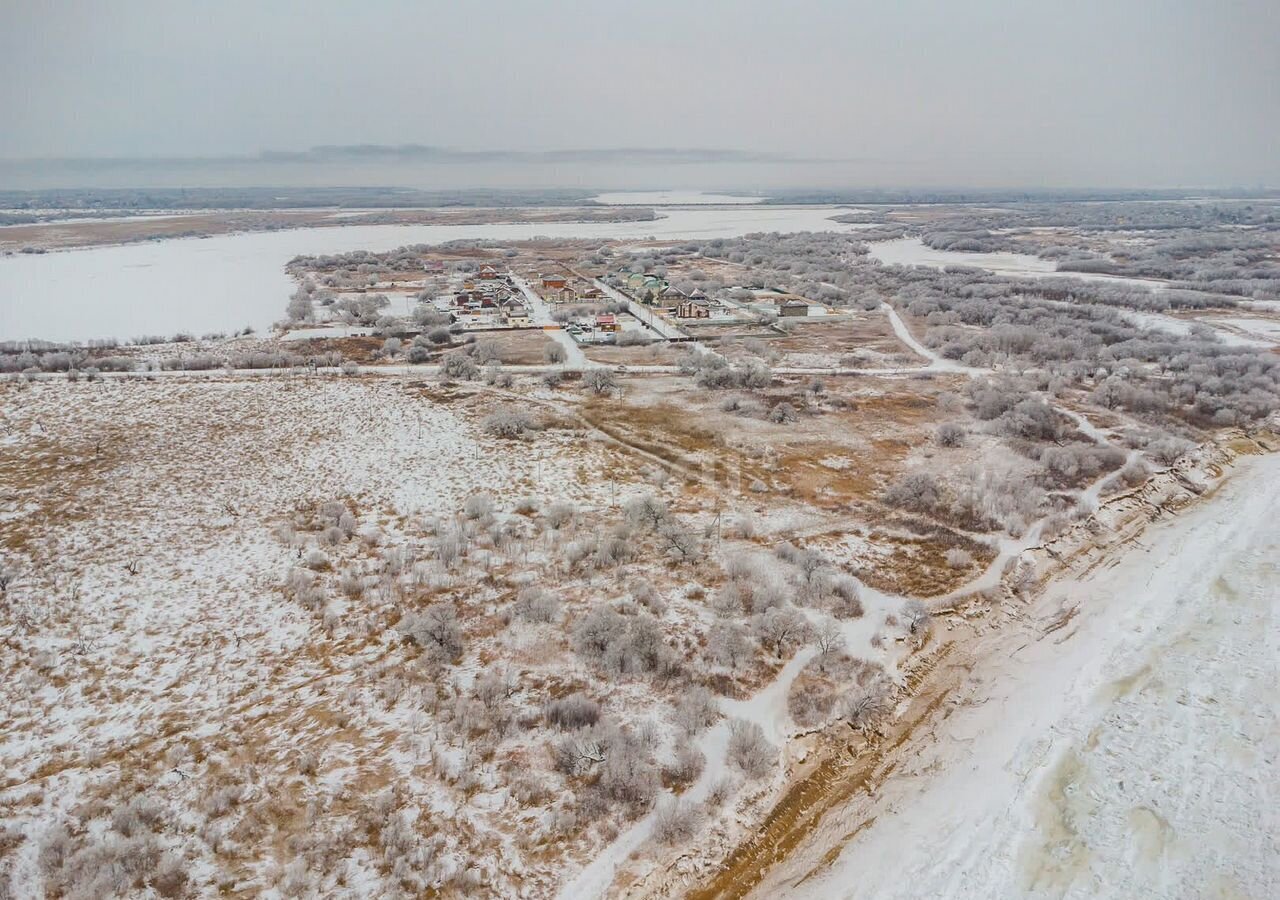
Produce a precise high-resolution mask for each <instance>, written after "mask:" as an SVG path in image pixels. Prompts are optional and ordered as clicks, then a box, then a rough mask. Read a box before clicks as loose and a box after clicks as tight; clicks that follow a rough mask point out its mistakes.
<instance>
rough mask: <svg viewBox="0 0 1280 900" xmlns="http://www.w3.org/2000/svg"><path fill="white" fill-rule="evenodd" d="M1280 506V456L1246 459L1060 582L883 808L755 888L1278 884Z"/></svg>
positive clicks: (995, 644) (961, 893)
mask: <svg viewBox="0 0 1280 900" xmlns="http://www.w3.org/2000/svg"><path fill="white" fill-rule="evenodd" d="M1278 504H1280V458H1277V457H1276V456H1267V457H1262V458H1252V459H1244V460H1243V461H1242V462H1241V463H1240V465H1239V469H1238V471H1237V472H1236V473H1235V474H1234V475H1233V476H1232V477H1231V478H1230V479H1229V480H1228V481H1227V483H1226V484H1225V486H1224V487H1223V488H1222V489H1221V490H1220V492H1219V494H1218V495H1217V496H1216V497H1214V498H1213V499H1211V500H1209V501H1208V502H1206V503H1205V504H1203V505H1201V506H1198V507H1196V508H1194V509H1192V510H1190V511H1188V512H1186V513H1184V514H1182V515H1180V516H1179V517H1178V518H1176V519H1174V520H1172V521H1171V522H1168V523H1167V524H1159V525H1156V526H1154V527H1153V528H1152V529H1151V530H1149V531H1148V532H1147V533H1146V534H1145V535H1144V536H1143V538H1142V540H1141V543H1140V544H1139V545H1138V546H1137V547H1135V549H1133V550H1132V551H1131V552H1130V553H1129V554H1127V555H1126V556H1124V557H1123V558H1121V559H1119V560H1116V561H1115V562H1114V563H1113V564H1111V565H1109V566H1107V567H1104V568H1102V569H1100V570H1098V571H1094V572H1092V573H1091V574H1089V575H1087V576H1086V577H1084V578H1083V579H1082V580H1080V581H1078V582H1076V583H1071V582H1064V583H1062V584H1060V585H1058V586H1057V587H1055V588H1054V589H1052V590H1051V591H1050V592H1049V593H1048V595H1047V596H1046V597H1045V598H1043V599H1042V600H1041V601H1038V603H1037V605H1036V607H1035V612H1034V613H1033V615H1032V616H1031V617H1030V621H1029V622H1028V623H1027V628H1025V629H1023V630H1021V631H1018V630H1014V631H1012V632H1007V633H1006V632H999V633H996V634H995V635H994V636H993V637H992V638H991V647H990V653H989V654H987V657H986V660H985V661H984V662H982V663H980V664H979V668H978V669H977V670H975V671H974V673H973V676H974V678H973V680H974V686H973V688H972V692H971V696H969V697H967V698H966V699H964V700H963V701H961V703H960V704H959V706H958V707H957V708H956V709H955V711H954V712H953V713H952V714H951V715H950V717H949V718H948V719H947V720H946V721H945V722H943V723H942V724H940V725H939V726H938V727H937V729H936V731H935V732H934V733H933V735H932V738H931V739H930V740H929V741H928V744H927V746H926V747H925V748H924V749H923V750H921V751H920V752H919V753H918V754H917V755H915V756H914V758H909V759H908V760H907V761H906V762H905V763H904V765H903V766H902V768H900V769H899V772H898V774H896V775H895V776H894V778H893V779H892V780H891V781H889V782H888V783H887V784H886V785H885V786H884V788H883V790H882V791H881V793H880V794H879V795H878V796H877V797H876V798H875V799H874V800H873V801H872V802H871V804H870V806H869V807H868V806H864V805H863V804H861V803H859V804H857V805H856V808H848V809H846V810H844V811H842V814H841V815H838V816H833V817H830V819H829V820H828V821H826V822H824V826H823V828H822V830H821V832H820V833H819V834H818V835H817V836H816V838H815V839H814V840H812V841H811V842H810V843H809V844H808V845H806V846H804V847H802V848H801V849H800V850H799V851H798V852H797V853H795V854H794V855H793V856H792V857H791V858H790V859H788V860H787V861H786V862H785V863H784V864H783V865H782V866H781V867H779V869H778V871H776V872H775V873H774V877H773V879H772V880H771V881H769V882H767V883H766V884H764V885H762V886H761V887H760V889H759V890H758V892H757V895H758V896H761V897H774V896H788V897H806V898H823V900H826V898H833V897H847V898H854V897H859V898H861V897H875V898H878V900H891V898H919V897H930V898H957V900H959V898H974V897H1034V898H1039V897H1055V898H1057V897H1071V898H1086V897H1133V898H1136V897H1144V898H1170V900H1174V898H1192V897H1251V898H1262V897H1275V896H1277V894H1278V892H1280V848H1277V846H1276V833H1277V820H1276V810H1277V809H1280V788H1277V785H1280V778H1278V777H1277V776H1278V774H1280V773H1277V772H1276V771H1275V769H1276V760H1277V758H1280V729H1278V728H1277V725H1276V720H1275V716H1274V709H1273V707H1274V697H1273V695H1274V691H1275V686H1276V684H1277V683H1278V682H1280V664H1278V663H1277V654H1276V651H1277V646H1280V630H1278V629H1277V619H1276V616H1275V610H1274V602H1275V585H1276V578H1277V574H1278V573H1277V565H1278V560H1280V534H1278V533H1277V531H1276V529H1275V527H1274V524H1273V516H1274V511H1275V509H1276V507H1277V505H1278ZM1072 607H1077V608H1078V613H1077V615H1076V616H1075V618H1074V620H1071V621H1070V623H1069V624H1068V625H1067V626H1066V627H1063V628H1061V629H1060V630H1057V629H1053V628H1052V627H1051V626H1050V625H1048V624H1047V623H1056V622H1060V621H1061V620H1062V610H1064V609H1071V608H1072ZM863 822H868V823H869V824H868V825H867V827H866V828H865V829H864V830H863V831H862V832H861V833H860V834H859V835H858V836H857V837H856V838H854V839H853V840H852V842H850V843H848V844H847V846H844V849H843V851H842V852H841V851H840V849H839V848H840V847H841V846H842V845H843V844H844V841H846V840H848V835H849V834H850V833H851V832H852V831H853V830H854V829H855V828H857V827H858V826H859V825H860V824H861V823H863ZM842 836H843V837H842ZM824 854H826V856H825V859H826V860H832V859H834V860H835V861H834V863H833V864H832V865H831V866H830V867H829V868H825V867H824V866H823V865H821V864H820V862H819V858H820V857H823V855H824ZM837 854H838V858H836V855H837ZM806 876H808V877H806ZM801 881H803V884H801V883H800V882H801Z"/></svg>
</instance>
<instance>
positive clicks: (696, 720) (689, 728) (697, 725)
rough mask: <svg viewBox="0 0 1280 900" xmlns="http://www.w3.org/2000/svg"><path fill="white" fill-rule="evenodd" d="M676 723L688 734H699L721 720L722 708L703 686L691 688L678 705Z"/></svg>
mask: <svg viewBox="0 0 1280 900" xmlns="http://www.w3.org/2000/svg"><path fill="white" fill-rule="evenodd" d="M674 718H675V723H676V725H677V727H679V728H680V730H682V731H683V732H685V733H686V734H697V733H698V732H700V731H702V729H704V728H706V727H707V726H709V725H712V724H714V723H715V721H716V720H717V719H719V718H720V708H719V707H718V706H717V705H716V701H715V698H714V697H713V696H711V692H710V691H709V690H707V689H706V688H705V687H703V686H702V685H695V686H693V687H691V688H689V689H688V690H687V691H685V692H684V694H683V695H682V696H681V697H680V701H679V702H678V703H677V704H676V709H675V716H674Z"/></svg>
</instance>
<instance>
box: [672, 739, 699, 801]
mask: <svg viewBox="0 0 1280 900" xmlns="http://www.w3.org/2000/svg"><path fill="white" fill-rule="evenodd" d="M706 764H707V757H706V756H705V755H704V754H703V752H702V751H701V750H699V749H698V748H697V747H695V746H694V745H693V744H691V743H690V742H689V740H688V739H687V738H683V739H681V740H679V741H678V742H677V743H676V746H675V749H674V750H673V751H672V757H671V760H670V762H668V763H667V764H666V765H665V766H663V767H662V774H663V777H664V779H665V780H666V782H667V784H669V785H670V786H672V787H673V788H675V789H677V790H680V789H683V788H685V787H687V786H688V785H690V784H693V782H695V781H697V780H698V776H699V775H701V774H702V769H703V767H704V766H705V765H706Z"/></svg>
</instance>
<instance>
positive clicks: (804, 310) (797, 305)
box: [778, 299, 809, 318]
mask: <svg viewBox="0 0 1280 900" xmlns="http://www.w3.org/2000/svg"><path fill="white" fill-rule="evenodd" d="M778 315H780V316H785V317H787V318H790V317H792V316H807V315H809V304H808V303H805V302H804V301H803V300H797V299H792V300H783V301H782V302H781V303H779V304H778Z"/></svg>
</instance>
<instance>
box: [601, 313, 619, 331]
mask: <svg viewBox="0 0 1280 900" xmlns="http://www.w3.org/2000/svg"><path fill="white" fill-rule="evenodd" d="M620 328H621V326H620V325H619V324H618V317H617V316H615V315H613V314H611V313H601V314H600V315H598V316H596V329H597V330H599V331H608V332H614V331H618V330H619V329H620Z"/></svg>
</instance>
